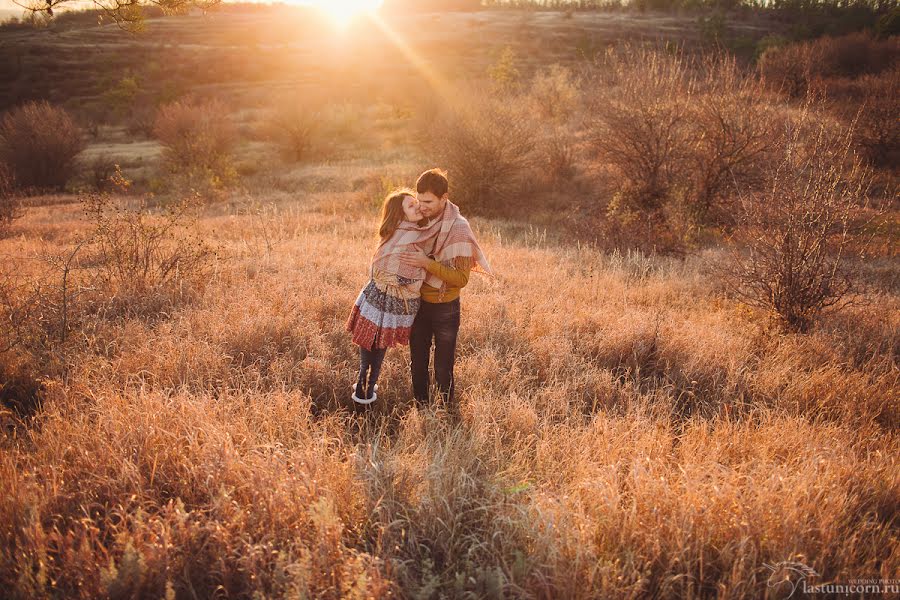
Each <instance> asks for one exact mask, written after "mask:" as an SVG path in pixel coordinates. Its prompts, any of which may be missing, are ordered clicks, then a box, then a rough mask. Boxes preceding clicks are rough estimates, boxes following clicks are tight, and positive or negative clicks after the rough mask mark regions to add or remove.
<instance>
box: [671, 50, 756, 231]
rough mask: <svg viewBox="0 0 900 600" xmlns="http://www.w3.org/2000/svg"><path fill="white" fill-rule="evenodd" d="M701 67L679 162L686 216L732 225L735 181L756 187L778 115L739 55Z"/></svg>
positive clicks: (690, 219) (691, 221)
mask: <svg viewBox="0 0 900 600" xmlns="http://www.w3.org/2000/svg"><path fill="white" fill-rule="evenodd" d="M702 69H703V70H702V73H703V74H702V75H701V78H700V81H698V82H697V86H698V88H699V89H698V92H697V93H696V94H691V96H692V97H693V98H692V100H691V101H690V114H691V119H690V126H689V128H688V137H687V139H686V142H687V151H686V152H685V153H684V154H683V156H684V164H683V165H682V166H681V167H680V168H677V172H678V175H679V178H683V180H682V181H679V185H680V186H681V187H682V190H683V192H682V193H683V196H682V198H681V200H682V202H683V203H684V204H683V211H684V217H685V218H686V221H687V222H688V223H689V224H690V225H691V226H693V227H696V226H703V225H708V224H724V225H730V224H731V221H732V215H733V212H732V211H731V210H730V209H731V206H730V201H731V199H732V198H733V196H734V192H735V191H736V187H738V186H740V187H743V188H753V189H755V188H756V187H757V186H758V185H759V184H760V183H761V181H762V179H763V174H764V172H765V171H766V170H767V168H768V162H769V153H770V151H771V149H772V140H773V134H774V130H773V126H772V124H773V123H774V119H773V114H772V111H771V110H770V109H769V107H768V106H767V105H766V104H765V103H764V102H763V101H762V100H761V99H760V98H759V96H758V92H757V89H756V86H757V83H756V81H754V80H750V79H746V78H744V77H742V76H741V75H740V73H739V72H738V69H737V66H736V64H735V62H734V59H732V58H717V59H713V60H712V61H709V62H707V63H706V64H705V65H704V66H703V67H702Z"/></svg>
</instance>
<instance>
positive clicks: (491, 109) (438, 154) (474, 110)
mask: <svg viewBox="0 0 900 600" xmlns="http://www.w3.org/2000/svg"><path fill="white" fill-rule="evenodd" d="M433 133H434V137H430V136H429V137H428V139H429V140H432V139H436V140H439V143H434V144H433V145H431V146H429V147H428V148H427V150H428V151H429V152H431V153H432V154H433V157H434V159H435V160H436V161H437V164H440V165H441V166H442V167H444V168H446V169H447V171H448V173H449V175H450V178H451V184H450V185H451V196H452V198H454V201H455V202H457V203H459V204H460V206H465V207H466V209H467V210H471V211H473V212H480V213H483V214H509V212H510V211H514V210H516V209H517V208H521V206H517V205H516V204H515V202H514V201H515V200H516V198H517V196H518V195H519V194H520V193H521V192H522V190H523V189H524V187H525V185H526V184H527V183H528V181H529V177H531V176H532V175H533V173H532V168H533V167H534V166H535V164H536V160H537V157H536V154H535V151H534V150H535V142H536V140H537V136H536V133H535V130H534V127H533V125H532V124H531V122H530V121H529V120H528V119H527V118H525V117H524V116H523V115H522V114H521V113H520V112H519V111H518V110H517V107H516V106H515V105H513V106H509V105H501V104H499V103H493V102H489V101H484V102H477V103H476V102H473V103H472V104H471V105H470V106H469V107H468V108H461V109H458V110H456V111H451V112H447V113H445V114H444V115H443V116H442V117H440V118H439V120H438V122H437V123H435V124H434V130H433Z"/></svg>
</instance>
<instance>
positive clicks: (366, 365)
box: [356, 346, 387, 400]
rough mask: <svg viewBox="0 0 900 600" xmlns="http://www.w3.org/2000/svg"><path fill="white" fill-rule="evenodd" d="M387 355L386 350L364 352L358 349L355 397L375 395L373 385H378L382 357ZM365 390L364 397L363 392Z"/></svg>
mask: <svg viewBox="0 0 900 600" xmlns="http://www.w3.org/2000/svg"><path fill="white" fill-rule="evenodd" d="M386 355H387V348H372V349H371V350H366V349H365V348H363V347H361V346H360V348H359V379H357V380H356V397H357V398H365V399H366V400H368V399H370V398H371V397H372V394H374V393H375V384H376V383H378V375H379V374H380V373H381V365H382V364H383V363H384V357H385V356H386ZM364 390H365V394H366V395H365V396H363V391H364Z"/></svg>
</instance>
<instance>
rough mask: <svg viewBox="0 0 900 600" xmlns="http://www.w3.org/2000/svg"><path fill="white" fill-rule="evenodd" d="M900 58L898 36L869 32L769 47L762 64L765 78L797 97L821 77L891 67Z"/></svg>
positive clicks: (855, 74) (767, 81)
mask: <svg viewBox="0 0 900 600" xmlns="http://www.w3.org/2000/svg"><path fill="white" fill-rule="evenodd" d="M898 58H900V42H898V41H897V39H896V38H889V39H886V40H879V39H877V38H874V37H872V36H871V35H870V34H867V33H851V34H848V35H845V36H840V37H831V36H825V37H823V38H819V39H817V40H812V41H809V42H803V43H799V44H790V45H787V46H781V47H776V46H773V47H771V48H768V49H767V50H766V51H765V52H764V53H763V54H762V56H761V57H760V60H759V63H758V69H759V73H760V75H761V77H762V81H763V82H764V83H765V84H766V85H767V86H768V87H769V88H771V89H775V90H778V91H781V92H783V93H785V94H787V95H788V96H790V97H793V98H800V97H803V96H805V95H806V93H807V92H808V91H809V90H810V88H811V87H812V86H813V85H814V82H815V81H816V80H817V79H830V78H839V77H858V76H860V75H866V74H877V73H880V72H882V71H884V70H886V69H889V68H891V66H892V65H894V64H896V62H897V60H898Z"/></svg>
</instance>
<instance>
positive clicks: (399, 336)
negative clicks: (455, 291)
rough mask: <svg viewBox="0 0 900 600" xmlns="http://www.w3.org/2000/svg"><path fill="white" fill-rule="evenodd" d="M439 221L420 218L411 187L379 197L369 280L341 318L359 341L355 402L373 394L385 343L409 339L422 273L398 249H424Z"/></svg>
mask: <svg viewBox="0 0 900 600" xmlns="http://www.w3.org/2000/svg"><path fill="white" fill-rule="evenodd" d="M440 227H441V221H440V219H435V220H434V221H433V222H431V223H429V222H428V221H427V220H426V219H423V218H422V213H421V211H420V210H419V203H418V200H416V197H415V192H413V191H411V190H405V189H404V190H398V191H395V192H393V193H391V194H389V195H388V197H387V198H385V200H384V205H383V206H382V209H381V226H380V227H379V229H378V237H379V245H378V249H377V250H376V251H375V255H374V257H373V259H372V265H371V268H370V270H369V283H368V284H367V285H366V286H365V287H364V288H363V290H362V291H361V292H360V294H359V296H358V297H357V299H356V303H355V304H354V305H353V309H352V310H351V312H350V317H349V318H348V319H347V331H349V332H350V333H351V334H352V336H353V343H354V344H356V345H358V346H359V377H358V378H357V381H356V386H355V387H354V389H353V394H352V396H351V398H352V399H353V401H354V402H356V403H359V404H370V403H372V402H374V401H375V400H377V399H378V395H377V394H376V392H377V388H378V386H377V382H378V375H379V373H380V372H381V365H382V363H383V362H384V357H385V355H386V354H387V349H388V348H390V347H392V346H400V345H407V344H409V333H410V330H411V328H412V324H413V321H414V320H415V318H416V313H417V312H418V310H419V304H420V302H421V300H420V289H421V287H422V282H423V281H424V279H425V275H426V273H425V269H423V268H421V267H414V266H410V265H406V264H404V263H403V262H401V260H400V255H401V254H402V253H403V252H405V251H407V250H411V249H412V248H411V247H412V246H418V247H419V248H421V249H422V250H424V251H425V252H426V253H430V252H431V251H432V250H433V246H434V240H435V237H436V236H437V233H438V231H439V230H440Z"/></svg>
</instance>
